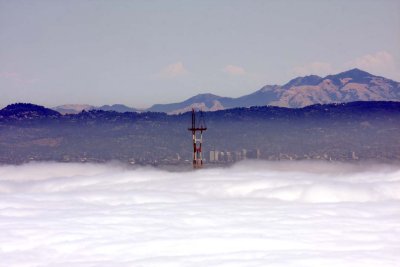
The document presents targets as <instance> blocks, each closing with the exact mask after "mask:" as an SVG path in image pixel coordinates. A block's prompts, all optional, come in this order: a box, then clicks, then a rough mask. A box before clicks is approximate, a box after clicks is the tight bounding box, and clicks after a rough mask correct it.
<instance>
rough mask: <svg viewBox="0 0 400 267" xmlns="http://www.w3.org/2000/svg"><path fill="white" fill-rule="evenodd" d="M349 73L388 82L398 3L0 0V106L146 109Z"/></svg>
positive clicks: (398, 64)
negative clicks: (202, 95)
mask: <svg viewBox="0 0 400 267" xmlns="http://www.w3.org/2000/svg"><path fill="white" fill-rule="evenodd" d="M354 67H358V68H360V69H363V70H366V71H368V72H370V73H372V74H376V75H380V76H384V77H387V78H390V79H394V80H397V81H400V1H397V0H380V1H375V0H333V1H331V0H303V1H295V0H292V1H291V0H283V1H277V0H270V1H266V0H263V1H257V0H254V1H244V0H243V1H235V0H229V1H228V0H220V1H211V0H204V1H183V0H181V1H179V0H168V1H165V0H159V1H156V0H154V1H153V0H151V1H145V0H143V1H122V0H121V1H118V0H116V1H101V0H99V1H89V0H79V1H78V0H71V1H66V0H65V1H61V0H58V1H53V0H37V1H28V0H26V1H22V0H13V1H8V0H0V96H1V97H0V107H3V106H6V105H7V104H10V103H15V102H31V103H35V104H40V105H45V106H48V107H54V106H57V105H62V104H91V105H97V106H99V105H105V104H117V103H118V104H125V105H128V106H131V107H136V108H147V107H150V106H151V105H153V104H156V103H171V102H180V101H182V100H184V99H186V98H189V97H191V96H194V95H196V94H199V93H214V94H217V95H221V96H229V97H238V96H242V95H246V94H249V93H252V92H254V91H256V90H258V89H260V88H261V87H262V86H264V85H266V84H284V83H286V82H288V81H289V80H290V79H292V78H294V77H297V76H304V75H309V74H317V75H321V76H324V75H327V74H334V73H339V72H342V71H345V70H348V69H351V68H354Z"/></svg>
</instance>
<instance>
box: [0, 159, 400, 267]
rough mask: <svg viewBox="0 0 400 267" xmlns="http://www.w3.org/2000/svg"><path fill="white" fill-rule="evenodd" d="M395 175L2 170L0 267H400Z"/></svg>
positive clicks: (361, 169)
mask: <svg viewBox="0 0 400 267" xmlns="http://www.w3.org/2000/svg"><path fill="white" fill-rule="evenodd" d="M399 251H400V167H399V166H393V165H392V166H390V165H375V164H360V165H351V164H339V163H336V164H329V163H317V162H297V163H292V162H276V163H266V162H242V163H239V164H236V165H234V166H232V167H230V168H209V169H203V170H199V171H185V172H171V171H165V170H159V169H153V168H139V169H132V168H129V167H128V166H125V165H122V164H117V163H112V164H61V163H34V164H26V165H22V166H0V259H1V261H0V266H7V267H11V266H29V267H31V266H32V267H33V266H41V267H42V266H43V267H44V266H46V267H47V266H48V267H50V266H135V267H136V266H199V267H200V266H296V267H298V266H318V267H319V266H324V267H329V266H352V267H357V266H362V267H366V266H374V267H375V266H385V267H386V266H396V265H398V262H400V254H399V253H398V252H399Z"/></svg>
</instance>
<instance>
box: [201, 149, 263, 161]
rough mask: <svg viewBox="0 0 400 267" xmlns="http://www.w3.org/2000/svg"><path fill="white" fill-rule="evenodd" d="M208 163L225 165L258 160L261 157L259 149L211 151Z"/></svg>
mask: <svg viewBox="0 0 400 267" xmlns="http://www.w3.org/2000/svg"><path fill="white" fill-rule="evenodd" d="M208 156H209V157H208V158H206V160H208V162H210V163H226V162H235V161H240V160H245V159H259V158H260V157H261V153H260V149H251V150H247V149H242V150H240V151H234V152H232V151H218V150H211V151H210V152H209V154H208Z"/></svg>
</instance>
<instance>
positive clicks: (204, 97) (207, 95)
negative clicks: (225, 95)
mask: <svg viewBox="0 0 400 267" xmlns="http://www.w3.org/2000/svg"><path fill="white" fill-rule="evenodd" d="M218 98H221V96H219V95H214V94H211V93H205V94H198V95H195V96H193V97H191V98H189V99H188V100H202V101H205V100H215V99H218Z"/></svg>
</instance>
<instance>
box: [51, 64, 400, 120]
mask: <svg viewBox="0 0 400 267" xmlns="http://www.w3.org/2000/svg"><path fill="white" fill-rule="evenodd" d="M354 101H400V83H399V82H396V81H393V80H390V79H387V78H384V77H380V76H375V75H373V74H370V73H368V72H365V71H363V70H360V69H351V70H348V71H345V72H341V73H338V74H335V75H328V76H325V77H320V76H317V75H309V76H304V77H297V78H294V79H292V80H291V81H289V82H288V83H286V84H284V85H266V86H264V87H262V88H261V89H259V90H258V91H255V92H254V93H251V94H248V95H244V96H241V97H237V98H232V97H223V96H218V95H215V94H210V93H207V94H199V95H196V96H193V97H191V98H189V99H187V100H185V101H183V102H178V103H171V104H155V105H153V106H151V107H150V108H148V109H145V110H138V109H135V108H131V107H127V106H125V105H121V104H116V105H112V106H109V105H105V106H101V107H95V106H90V105H63V106H58V107H55V108H53V109H54V110H56V111H58V112H60V113H62V114H66V113H72V114H75V113H79V112H81V111H82V110H83V109H85V110H93V109H96V110H104V111H117V112H141V111H153V112H165V113H168V114H179V113H184V112H187V111H190V110H191V109H192V108H196V109H202V110H203V111H216V110H224V109H229V108H237V107H252V106H265V105H269V106H278V107H288V108H301V107H305V106H309V105H313V104H329V103H347V102H354Z"/></svg>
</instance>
